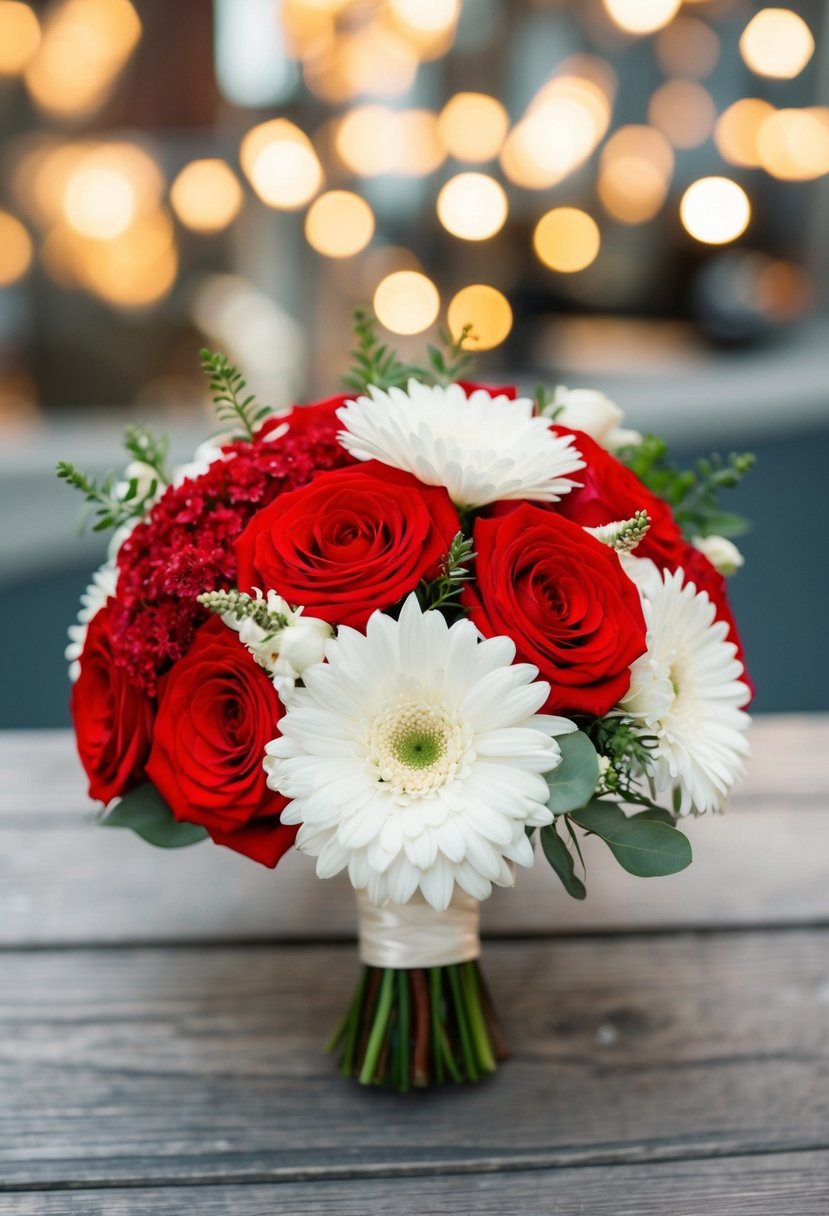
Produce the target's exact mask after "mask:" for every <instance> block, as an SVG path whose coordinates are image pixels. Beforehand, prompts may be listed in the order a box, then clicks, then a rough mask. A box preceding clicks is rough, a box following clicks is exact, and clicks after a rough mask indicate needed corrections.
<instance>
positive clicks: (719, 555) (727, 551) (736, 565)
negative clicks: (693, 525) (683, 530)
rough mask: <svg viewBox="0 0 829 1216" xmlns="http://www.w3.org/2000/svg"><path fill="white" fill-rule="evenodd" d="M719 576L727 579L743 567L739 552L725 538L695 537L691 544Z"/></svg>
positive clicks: (741, 556)
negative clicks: (722, 575) (721, 575)
mask: <svg viewBox="0 0 829 1216" xmlns="http://www.w3.org/2000/svg"><path fill="white" fill-rule="evenodd" d="M691 543H692V544H693V546H694V548H695V549H699V551H700V553H702V555H703V556H704V557H707V558H708V560H709V562H710V563H711V565H712V566H713V567H714V568H715V569H716V570H719V572H720V574H724V575H725V576H726V577H729V576H730V575H732V574H736V572H737V571H738V570H739V569H740V566H743V565H745V558H744V557H743V555H742V553H741V552H740V550H739V549H738V548H737V546H736V545H735V544H734V542H733V540H729V539H728V538H727V537H726V536H695V537H694V539H693V541H692V542H691Z"/></svg>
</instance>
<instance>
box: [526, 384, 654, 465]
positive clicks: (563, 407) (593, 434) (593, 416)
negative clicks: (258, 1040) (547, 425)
mask: <svg viewBox="0 0 829 1216" xmlns="http://www.w3.org/2000/svg"><path fill="white" fill-rule="evenodd" d="M544 413H545V414H549V415H553V414H555V420H556V422H557V423H559V424H560V425H561V426H567V427H571V428H572V429H573V430H574V431H584V433H585V434H586V435H589V436H590V438H591V439H595V440H596V443H598V444H601V446H602V447H603V448H607V449H608V450H609V451H613V450H614V449H615V448H620V447H623V446H626V445H627V444H634V443H641V441H642V436H641V435H640V433H639V432H638V431H629V430H622V429H620V428H621V423H622V422H623V421H624V414H623V412H622V410H621V409H620V408H619V406H618V405H617V404H616V402H615V401H611V400H610V398H609V397H607V396H606V395H605V394H604V393H600V392H598V391H597V390H596V389H592V388H566V387H565V386H564V385H559V387H558V388H557V389H556V391H555V394H554V395H553V399H552V401H551V402H550V404H549V405H548V406H547V407H546V408H545V410H544Z"/></svg>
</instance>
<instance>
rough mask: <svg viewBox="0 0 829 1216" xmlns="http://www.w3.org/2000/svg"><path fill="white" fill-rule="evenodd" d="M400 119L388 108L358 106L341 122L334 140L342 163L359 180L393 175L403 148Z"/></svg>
mask: <svg viewBox="0 0 829 1216" xmlns="http://www.w3.org/2000/svg"><path fill="white" fill-rule="evenodd" d="M398 137H399V132H398V124H397V115H396V114H395V112H394V110H391V109H389V108H388V106H380V105H364V106H355V107H354V109H353V110H349V112H348V113H347V114H346V115H345V116H344V117H343V118H342V120H341V122H340V123H339V126H338V127H337V132H336V135H335V137H334V146H335V148H336V151H337V155H338V156H339V158H340V160H341V161H342V162H343V164H344V165H346V167H347V168H349V169H350V170H351V171H352V173H357V174H359V176H360V177H378V176H379V175H380V174H382V173H391V172H393V171H394V168H395V166H396V165H397V163H398V160H399V155H400V145H399V142H398Z"/></svg>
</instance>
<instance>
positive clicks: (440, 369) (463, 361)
mask: <svg viewBox="0 0 829 1216" xmlns="http://www.w3.org/2000/svg"><path fill="white" fill-rule="evenodd" d="M472 330H473V326H472V325H471V324H470V325H464V327H463V329H462V330H461V332H460V334H459V335H458V337H457V338H453V337H452V335H451V334H450V332H449V330H448V329H442V330H441V331H440V334H439V337H440V346H429V347H428V348H427V349H428V353H429V363H428V367H426V368H423V369H422V370H421V372H420V374H419V376H418V379H425V380H430V379H431V381H432V382H433V383H435V384H454V383H455V382H456V381H457V380H460V379H461V378H462V377H464V376H466V375H467V374H468V373H469V372H470V371H471V370H472V367H473V364H474V362H475V359H474V356H473V355H472V354H471V353H470V352H469V351H468V350H467V349H466V346H465V343H466V342H468V341H469V339H470V338H471V337H472Z"/></svg>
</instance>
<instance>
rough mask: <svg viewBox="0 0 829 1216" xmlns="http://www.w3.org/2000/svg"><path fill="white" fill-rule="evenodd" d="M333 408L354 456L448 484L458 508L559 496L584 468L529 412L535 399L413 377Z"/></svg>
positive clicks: (567, 441) (568, 445) (566, 440)
mask: <svg viewBox="0 0 829 1216" xmlns="http://www.w3.org/2000/svg"><path fill="white" fill-rule="evenodd" d="M369 393H370V394H371V395H370V396H369V397H358V398H357V400H356V401H349V402H347V403H346V404H345V405H344V406H343V407H342V408H341V409H339V410H337V417H338V418H339V419H340V421H341V422H342V424H343V427H344V428H345V429H344V430H343V431H340V434H339V439H340V442H341V443H342V445H343V447H344V448H346V450H347V451H349V452H350V453H351V455H352V456H355V457H356V458H357V459H358V460H379V461H381V462H382V463H383V464H389V465H392V466H393V467H394V468H396V469H406V470H407V471H408V472H410V473H413V474H414V475H415V477H417V478H418V480H419V481H422V482H424V483H425V484H426V485H430V486H445V487H446V489H447V490H448V491H449V495H450V497H451V499H452V501H453V502H454V503H455V504H456V505H457V506H459V507H482V506H484V505H485V504H486V503H489V502H495V501H497V500H500V499H503V498H529V499H535V500H537V501H539V502H556V501H557V500H558V499H559V498H561V496H562V495H563V494H566V493H567V492H568V491H569V490H571V489H572V488H573V486H574V485H576V484H577V483H576V482H574V481H571V480H570V479H569V474H571V473H575V472H576V471H577V470H578V469H581V468H584V461H583V460H582V458H581V454H580V453H579V452H578V451H577V449H576V448H575V447H574V446H573V442H572V438H571V437H570V436H559V435H555V434H553V432H552V431H551V430H550V423H549V420H548V419H546V418H534V417H533V403H532V401H530V400H529V399H528V398H525V397H521V398H519V399H518V400H517V401H511V400H510V399H509V398H508V397H506V396H504V395H501V396H498V397H491V396H490V394H489V393H487V392H485V391H484V390H483V389H476V390H475V391H474V392H472V393H471V394H470V395H469V397H467V395H466V393H465V392H464V390H463V389H462V388H461V386H460V385H459V384H450V385H448V386H446V387H441V386H430V385H426V384H419V383H418V382H417V381H416V380H410V381H409V386H408V389H407V390H406V391H405V392H404V390H403V389H400V388H392V389H389V390H388V392H384V391H383V390H381V389H377V388H374V387H371V388H369Z"/></svg>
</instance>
